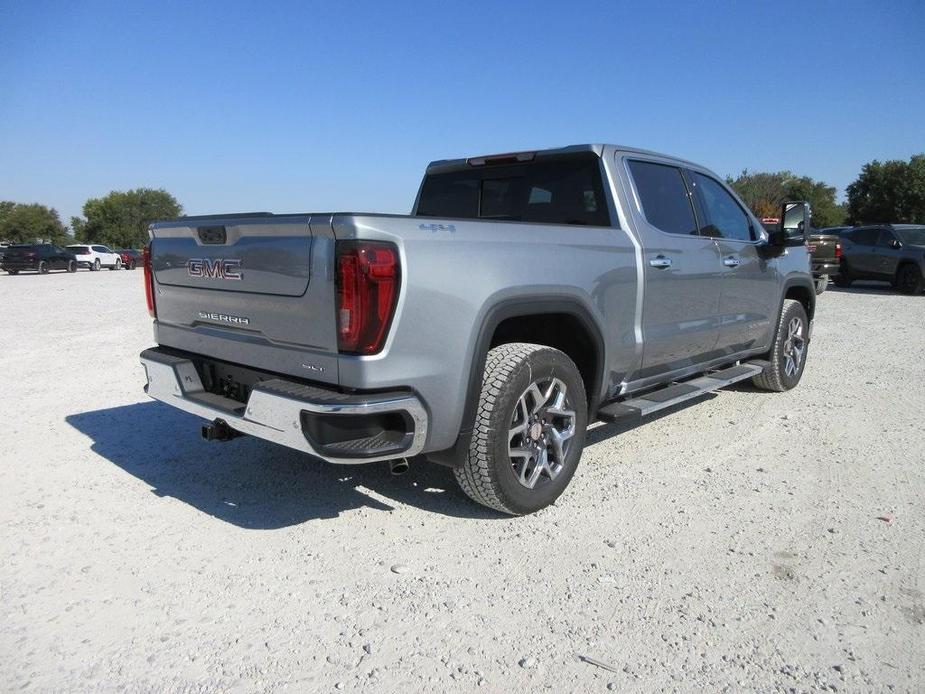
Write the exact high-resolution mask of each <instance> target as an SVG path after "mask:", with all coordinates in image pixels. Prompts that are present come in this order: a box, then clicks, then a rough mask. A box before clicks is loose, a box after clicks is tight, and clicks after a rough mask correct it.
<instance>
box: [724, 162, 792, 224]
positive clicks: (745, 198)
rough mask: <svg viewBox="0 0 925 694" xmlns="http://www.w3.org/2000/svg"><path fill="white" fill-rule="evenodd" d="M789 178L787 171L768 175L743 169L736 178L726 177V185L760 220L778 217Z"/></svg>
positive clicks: (785, 198)
mask: <svg viewBox="0 0 925 694" xmlns="http://www.w3.org/2000/svg"><path fill="white" fill-rule="evenodd" d="M790 178H792V174H791V173H790V172H789V171H778V172H777V173H769V172H764V171H758V172H749V171H748V169H745V170H743V171H742V173H740V174H739V176H738V178H732V177H731V176H727V177H726V183H728V184H729V185H730V186H731V187H732V189H733V190H734V191H735V192H736V194H737V195H738V196H739V197H740V198H742V202H744V203H745V204H746V205H748V206H749V208H750V209H751V211H752V212H754V213H755V216H756V217H758V218H759V219H760V218H761V217H777V216H778V215H780V206H781V204H782V203H783V202H784V201H786V200H787V189H786V185H787V181H789V180H790Z"/></svg>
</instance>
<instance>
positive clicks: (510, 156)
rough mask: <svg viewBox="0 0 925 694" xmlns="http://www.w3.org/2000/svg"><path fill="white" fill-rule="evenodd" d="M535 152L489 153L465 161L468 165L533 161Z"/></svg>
mask: <svg viewBox="0 0 925 694" xmlns="http://www.w3.org/2000/svg"><path fill="white" fill-rule="evenodd" d="M535 157H536V152H508V153H506V154H490V155H488V156H485V157H469V158H468V159H466V163H467V164H468V165H469V166H485V165H488V164H517V163H520V162H525V161H533V159H534V158H535Z"/></svg>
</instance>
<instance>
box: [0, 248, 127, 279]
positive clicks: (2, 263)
mask: <svg viewBox="0 0 925 694" xmlns="http://www.w3.org/2000/svg"><path fill="white" fill-rule="evenodd" d="M140 262H141V252H140V251H136V250H134V249H122V250H119V251H115V252H114V251H111V250H110V249H109V248H108V247H106V246H99V245H72V246H67V247H65V248H62V247H61V246H56V245H55V244H52V243H35V244H17V245H13V246H4V247H3V249H2V254H0V269H3V270H5V271H6V272H7V273H9V274H11V275H16V274H18V273H20V272H23V271H28V272H37V273H39V274H46V273H48V272H50V271H52V270H65V271H67V272H75V271H76V270H77V268H79V267H85V268H88V269H90V270H91V271H95V270H99V269H101V268H103V267H107V268H109V269H110V270H119V269H122V268H123V267H124V268H125V269H127V270H134V269H135V268H136V266H137V265H138V264H139V263H140Z"/></svg>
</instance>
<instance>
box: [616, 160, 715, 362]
mask: <svg viewBox="0 0 925 694" xmlns="http://www.w3.org/2000/svg"><path fill="white" fill-rule="evenodd" d="M626 164H627V168H628V169H629V172H630V174H631V178H632V182H633V185H634V187H635V194H636V202H637V204H638V206H639V209H640V212H641V215H639V216H638V217H637V224H636V226H637V230H638V232H639V237H640V241H641V244H642V246H643V272H644V284H645V286H644V292H643V308H642V332H643V358H642V370H641V372H640V373H639V374H638V375H639V377H640V378H646V377H649V376H655V375H658V374H659V373H663V372H667V371H673V370H675V369H680V368H684V367H685V366H691V365H693V364H698V363H701V362H704V361H708V360H709V359H710V358H711V357H712V356H714V353H713V350H714V348H715V346H716V341H717V337H718V320H717V314H718V312H719V298H720V279H721V275H722V273H721V269H720V268H721V267H722V265H721V263H720V261H719V252H718V250H717V248H716V244H715V243H714V242H713V240H712V239H710V238H706V237H703V236H701V235H700V233H699V231H698V227H697V220H696V217H695V216H694V209H693V205H692V202H691V198H690V195H689V192H688V188H687V185H686V184H685V181H684V175H683V174H682V172H681V169H680V168H678V167H676V166H673V165H670V164H666V163H661V162H658V161H655V160H648V159H645V158H639V159H637V158H632V159H627V160H626Z"/></svg>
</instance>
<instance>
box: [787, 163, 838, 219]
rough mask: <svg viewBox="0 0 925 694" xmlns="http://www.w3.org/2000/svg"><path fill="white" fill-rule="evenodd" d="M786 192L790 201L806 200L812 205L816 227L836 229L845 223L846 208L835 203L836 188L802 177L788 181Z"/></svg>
mask: <svg viewBox="0 0 925 694" xmlns="http://www.w3.org/2000/svg"><path fill="white" fill-rule="evenodd" d="M786 190H787V199H788V200H806V201H807V202H808V203H809V204H810V207H811V208H812V211H813V219H812V225H813V226H814V227H816V228H820V227H834V226H839V225H841V224H843V223H844V221H845V208H844V206H842V205H839V204H838V203H837V202H836V201H835V186H829V185H826V184H825V183H823V182H822V181H814V180H813V179H811V178H810V177H809V176H801V177H800V178H791V179H790V180H789V181H787V186H786Z"/></svg>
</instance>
